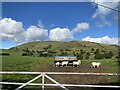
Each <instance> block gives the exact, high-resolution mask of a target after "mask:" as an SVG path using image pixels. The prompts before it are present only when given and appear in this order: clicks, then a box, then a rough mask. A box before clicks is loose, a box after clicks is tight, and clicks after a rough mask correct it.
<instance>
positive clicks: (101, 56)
mask: <svg viewBox="0 0 120 90" xmlns="http://www.w3.org/2000/svg"><path fill="white" fill-rule="evenodd" d="M94 58H95V59H103V58H104V54H101V53H96V54H95V56H94Z"/></svg>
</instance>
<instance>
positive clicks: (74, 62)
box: [73, 60, 81, 67]
mask: <svg viewBox="0 0 120 90" xmlns="http://www.w3.org/2000/svg"><path fill="white" fill-rule="evenodd" d="M80 64H81V61H80V60H78V61H73V67H74V66H75V65H77V66H79V65H80Z"/></svg>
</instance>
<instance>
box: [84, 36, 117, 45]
mask: <svg viewBox="0 0 120 90" xmlns="http://www.w3.org/2000/svg"><path fill="white" fill-rule="evenodd" d="M82 41H89V42H97V43H103V44H118V38H110V37H109V36H104V37H102V38H91V37H89V36H87V37H85V38H83V39H82Z"/></svg>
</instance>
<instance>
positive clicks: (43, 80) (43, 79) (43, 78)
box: [42, 73, 45, 90]
mask: <svg viewBox="0 0 120 90" xmlns="http://www.w3.org/2000/svg"><path fill="white" fill-rule="evenodd" d="M44 76H45V73H42V90H44V88H45V86H44V83H45V77H44Z"/></svg>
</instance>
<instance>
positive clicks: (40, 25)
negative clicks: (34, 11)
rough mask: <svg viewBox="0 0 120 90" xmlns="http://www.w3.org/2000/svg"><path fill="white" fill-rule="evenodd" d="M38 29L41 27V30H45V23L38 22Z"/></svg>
mask: <svg viewBox="0 0 120 90" xmlns="http://www.w3.org/2000/svg"><path fill="white" fill-rule="evenodd" d="M38 27H39V28H44V26H43V23H42V21H41V20H39V21H38Z"/></svg>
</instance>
